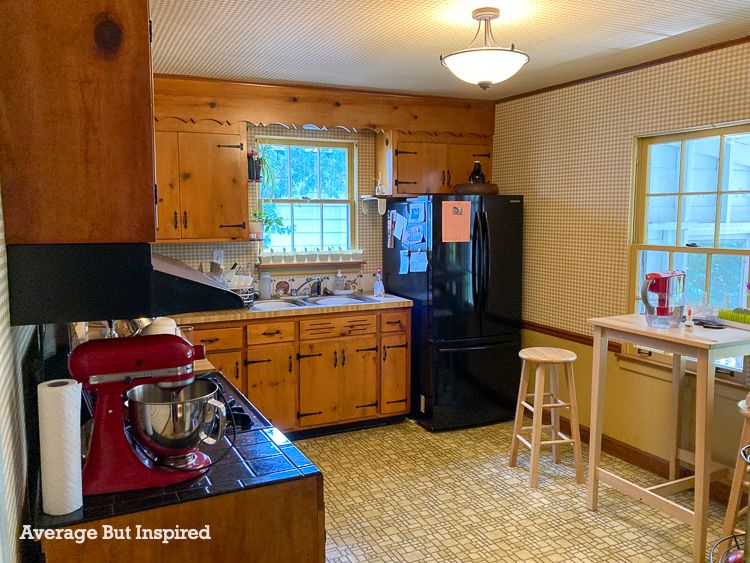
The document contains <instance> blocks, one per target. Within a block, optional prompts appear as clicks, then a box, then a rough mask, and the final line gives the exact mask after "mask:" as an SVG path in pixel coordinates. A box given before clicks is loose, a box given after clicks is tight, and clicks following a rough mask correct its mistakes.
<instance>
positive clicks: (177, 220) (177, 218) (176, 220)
mask: <svg viewBox="0 0 750 563" xmlns="http://www.w3.org/2000/svg"><path fill="white" fill-rule="evenodd" d="M179 228H180V216H179V214H178V213H177V211H175V212H174V230H175V231H176V230H177V229H179Z"/></svg>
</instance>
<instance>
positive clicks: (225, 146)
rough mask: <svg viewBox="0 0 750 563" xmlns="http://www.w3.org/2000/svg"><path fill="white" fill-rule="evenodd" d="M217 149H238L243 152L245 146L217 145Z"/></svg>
mask: <svg viewBox="0 0 750 563" xmlns="http://www.w3.org/2000/svg"><path fill="white" fill-rule="evenodd" d="M216 148H217V149H238V150H242V149H244V148H245V145H243V144H242V143H240V144H239V145H216Z"/></svg>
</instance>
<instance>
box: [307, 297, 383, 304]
mask: <svg viewBox="0 0 750 563" xmlns="http://www.w3.org/2000/svg"><path fill="white" fill-rule="evenodd" d="M305 301H307V302H308V303H313V304H314V305H321V306H324V307H331V306H335V305H360V304H362V303H377V301H376V300H375V299H373V298H371V297H366V296H364V295H325V296H323V297H308V298H306V299H305Z"/></svg>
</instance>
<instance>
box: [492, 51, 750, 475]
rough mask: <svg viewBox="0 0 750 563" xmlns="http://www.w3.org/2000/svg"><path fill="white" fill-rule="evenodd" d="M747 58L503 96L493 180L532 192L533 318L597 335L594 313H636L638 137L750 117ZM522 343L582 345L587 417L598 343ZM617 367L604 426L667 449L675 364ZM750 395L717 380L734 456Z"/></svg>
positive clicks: (734, 55) (724, 453) (705, 59)
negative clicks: (633, 233) (632, 255)
mask: <svg viewBox="0 0 750 563" xmlns="http://www.w3.org/2000/svg"><path fill="white" fill-rule="evenodd" d="M749 68H750V43H744V44H741V45H737V46H734V47H729V48H726V49H721V50H717V51H712V52H709V53H704V54H701V55H696V56H693V57H689V58H685V59H681V60H677V61H673V62H670V63H665V64H661V65H657V66H653V67H650V68H645V69H642V70H638V71H635V72H631V73H627V74H622V75H618V76H613V77H610V78H606V79H602V80H597V81H592V82H588V83H584V84H579V85H575V86H571V87H567V88H563V89H559V90H554V91H550V92H546V93H541V94H537V95H533V96H529V97H526V98H520V99H517V100H512V101H509V102H505V103H502V102H501V103H499V104H498V105H497V106H496V118H495V136H494V150H493V181H494V182H495V183H497V184H498V185H499V186H500V188H501V191H502V192H503V193H506V194H522V195H523V196H524V199H525V219H524V220H525V228H524V284H523V285H524V311H523V316H524V320H526V321H531V322H535V323H539V324H542V325H547V326H552V327H556V328H559V329H562V330H566V331H570V332H575V333H579V334H586V335H590V334H591V329H590V327H589V326H588V324H587V323H586V319H588V318H591V317H596V316H607V315H617V314H623V313H626V312H628V311H627V304H628V296H627V283H628V243H629V239H628V237H629V229H630V213H631V205H630V197H631V191H632V174H633V147H634V143H635V139H636V137H638V136H645V135H651V134H657V133H666V132H673V131H679V130H684V129H693V128H702V127H707V126H711V125H718V124H727V123H733V122H738V121H744V120H750V72H749V71H748V69H749ZM524 345H553V346H554V345H558V346H563V347H566V348H569V349H572V350H574V351H575V352H576V353H577V354H578V355H579V358H580V359H579V361H578V365H577V366H576V369H577V373H578V376H577V381H578V394H579V402H580V403H581V407H582V411H583V416H582V422H583V423H584V424H588V413H589V398H590V388H591V384H590V380H591V347H590V346H585V345H580V344H576V343H573V342H570V341H566V340H560V339H557V338H552V337H550V336H546V335H543V334H539V333H535V332H531V331H525V332H524ZM609 366H610V367H609V373H608V378H609V384H608V387H607V393H606V397H607V398H606V416H605V421H604V431H605V433H606V434H607V435H609V436H612V437H613V438H617V439H619V440H622V441H624V442H626V443H628V444H632V445H634V446H636V447H638V448H641V449H643V450H645V451H648V452H651V453H653V454H656V455H658V456H660V457H665V456H666V453H667V444H668V440H667V437H668V431H669V425H670V419H669V405H670V385H669V380H670V374H669V372H668V371H662V370H654V369H646V368H644V367H643V366H642V365H641V364H635V363H632V362H626V361H618V360H617V359H616V358H615V357H614V356H613V355H612V354H610V361H609ZM743 394H744V393H743V391H741V390H738V389H731V388H728V387H726V386H724V385H717V389H716V395H717V398H716V416H715V419H714V432H713V436H714V440H715V453H716V457H717V459H720V460H724V461H730V462H731V461H732V459H733V456H734V454H735V452H736V447H737V442H738V439H739V430H740V426H741V419H740V417H739V415H738V413H737V412H736V406H735V405H736V402H737V401H738V400H739V399H741V398H742V396H743ZM691 419H692V416H691V415H690V414H689V413H688V414H686V417H685V421H684V424H685V425H686V427H688V428H690V427H691Z"/></svg>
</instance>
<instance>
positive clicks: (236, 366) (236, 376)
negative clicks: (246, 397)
mask: <svg viewBox="0 0 750 563" xmlns="http://www.w3.org/2000/svg"><path fill="white" fill-rule="evenodd" d="M206 359H207V360H208V361H209V362H211V363H212V364H213V365H214V367H215V368H216V369H217V370H219V371H220V372H221V373H223V374H224V377H226V378H227V379H228V380H229V381H231V382H232V385H234V386H235V387H236V388H237V389H239V390H240V391H242V392H243V393H246V387H245V369H244V367H243V365H242V350H232V351H229V352H209V353H208V354H206Z"/></svg>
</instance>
